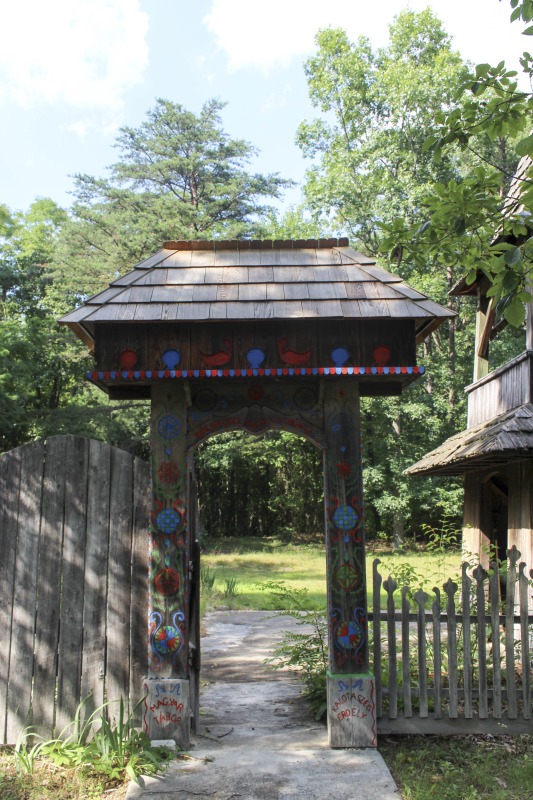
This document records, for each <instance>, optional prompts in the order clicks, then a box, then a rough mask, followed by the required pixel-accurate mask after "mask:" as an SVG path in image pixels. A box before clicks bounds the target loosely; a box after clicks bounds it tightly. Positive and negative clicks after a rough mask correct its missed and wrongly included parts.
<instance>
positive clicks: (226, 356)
mask: <svg viewBox="0 0 533 800" xmlns="http://www.w3.org/2000/svg"><path fill="white" fill-rule="evenodd" d="M223 341H224V350H220V351H219V352H218V353H202V351H201V350H200V358H201V359H202V361H203V362H204V364H205V365H206V367H222V366H224V364H227V363H228V361H229V360H230V358H231V356H232V354H233V343H232V341H231V339H224V340H223Z"/></svg>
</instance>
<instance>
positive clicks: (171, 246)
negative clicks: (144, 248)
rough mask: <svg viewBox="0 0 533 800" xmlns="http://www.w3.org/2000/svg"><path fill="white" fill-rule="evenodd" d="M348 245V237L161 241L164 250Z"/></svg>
mask: <svg viewBox="0 0 533 800" xmlns="http://www.w3.org/2000/svg"><path fill="white" fill-rule="evenodd" d="M329 247H349V239H347V238H346V237H343V238H340V239H211V240H207V239H206V240H198V239H196V240H194V239H191V240H178V241H172V240H170V241H167V242H163V249H164V250H292V249H294V248H295V249H313V250H316V249H322V248H329Z"/></svg>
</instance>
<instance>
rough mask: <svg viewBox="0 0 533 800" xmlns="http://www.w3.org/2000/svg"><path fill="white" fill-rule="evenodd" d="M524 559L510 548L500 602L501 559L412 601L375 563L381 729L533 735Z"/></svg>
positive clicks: (531, 631)
mask: <svg viewBox="0 0 533 800" xmlns="http://www.w3.org/2000/svg"><path fill="white" fill-rule="evenodd" d="M519 559H520V553H519V551H518V550H517V549H516V548H515V547H513V548H512V550H509V551H508V564H507V568H506V570H505V579H506V597H505V600H504V602H503V606H502V602H501V591H500V585H501V579H502V578H503V575H502V570H501V569H498V565H497V564H493V565H491V567H490V569H489V570H488V571H486V570H484V569H483V568H482V567H481V566H477V567H476V568H475V569H473V570H472V567H471V565H469V564H466V563H465V564H463V565H462V575H461V579H460V581H459V582H455V581H454V580H452V579H451V578H450V579H449V580H447V581H446V583H445V584H444V585H443V587H442V592H441V590H440V589H439V588H434V589H433V597H431V596H430V595H429V594H428V593H427V592H425V591H423V590H421V589H419V590H418V591H416V592H415V593H414V595H411V597H410V594H409V589H408V587H405V586H404V587H399V586H398V584H397V582H396V581H395V580H393V578H391V577H389V578H387V580H385V581H383V578H382V576H381V575H380V573H379V570H378V567H379V564H380V563H381V562H380V560H379V559H376V560H375V561H374V565H373V589H374V591H373V597H374V608H373V611H372V613H371V614H369V617H370V619H371V623H372V633H373V670H374V674H375V677H376V711H377V717H378V730H379V731H380V732H381V733H404V732H413V733H415V732H424V733H439V732H440V733H449V732H451V731H454V730H455V732H463V731H465V730H467V731H470V732H502V731H504V730H512V731H515V732H517V733H518V732H533V723H532V722H531V719H532V705H531V701H532V697H531V666H532V665H531V655H532V637H533V616H528V595H529V594H530V593H531V581H530V577H528V576H526V574H525V564H524V563H523V562H522V563H520V564H519ZM530 575H533V571H532V572H531V573H530ZM382 586H383V589H384V590H385V592H386V596H387V602H386V608H385V609H383V610H382V608H381V599H380V593H381V588H382Z"/></svg>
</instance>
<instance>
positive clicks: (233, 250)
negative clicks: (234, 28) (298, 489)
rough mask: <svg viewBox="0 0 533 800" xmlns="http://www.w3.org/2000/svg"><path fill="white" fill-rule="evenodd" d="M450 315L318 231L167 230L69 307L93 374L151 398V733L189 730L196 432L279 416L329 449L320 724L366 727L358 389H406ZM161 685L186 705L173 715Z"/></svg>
mask: <svg viewBox="0 0 533 800" xmlns="http://www.w3.org/2000/svg"><path fill="white" fill-rule="evenodd" d="M451 315H452V314H451V312H450V311H448V310H446V309H444V308H441V307H440V306H438V305H437V304H435V303H433V302H432V301H431V300H429V299H428V298H427V297H426V296H425V295H423V294H421V293H420V292H417V291H415V290H413V289H411V288H410V287H409V286H407V285H406V284H405V283H403V281H402V280H401V279H400V278H398V277H396V276H393V275H390V274H389V273H387V272H385V271H384V270H382V269H380V268H379V267H377V266H376V264H375V263H374V261H373V260H372V259H370V258H367V257H365V256H363V255H362V254H361V253H357V252H355V251H354V250H353V249H351V248H350V247H349V243H348V240H347V239H339V240H337V239H328V240H319V241H317V240H310V241H276V242H272V241H232V242H224V241H220V242H219V241H214V242H206V241H196V242H165V244H164V245H163V249H162V250H161V251H160V252H158V253H156V254H155V255H154V256H152V257H151V258H148V259H146V260H145V261H143V262H141V263H140V264H138V265H137V266H136V267H135V268H134V269H133V270H132V271H131V272H129V273H128V274H127V275H125V276H123V277H121V278H118V279H117V280H116V281H114V282H113V283H112V284H111V285H110V287H109V288H108V289H106V290H105V291H103V292H101V293H100V294H98V295H96V296H95V297H93V298H91V299H90V300H88V301H87V302H86V303H85V304H84V305H83V306H82V307H81V308H79V309H77V310H75V311H73V312H72V313H71V314H68V315H67V316H66V317H65V318H64V319H63V320H62V322H63V323H65V324H66V325H68V326H70V328H71V329H72V330H73V331H74V333H76V334H77V335H78V336H79V337H80V338H81V339H82V340H83V341H84V342H85V343H86V344H87V345H88V346H89V347H90V349H91V350H92V351H93V352H94V358H95V362H96V363H95V367H94V369H93V370H91V372H89V373H88V376H87V377H88V378H89V380H91V381H93V382H94V383H95V384H96V385H97V386H99V387H100V388H102V389H103V390H104V391H105V392H107V393H108V394H109V396H110V398H112V399H113V398H115V399H121V398H130V397H141V398H142V397H146V398H150V399H151V407H152V486H153V513H152V526H151V543H152V544H151V546H152V550H151V563H150V585H151V605H150V610H149V621H150V629H149V642H150V648H149V650H150V659H151V668H150V669H151V671H150V675H149V679H148V681H147V691H148V696H149V699H148V701H147V723H146V724H147V729H148V730H149V731H150V733H151V734H152V735H153V736H154V738H169V737H170V736H174V737H175V738H176V739H177V740H178V741H180V742H181V743H182V744H185V745H186V744H187V742H188V736H189V714H188V711H187V706H188V703H189V702H190V703H191V707H192V709H193V712H194V711H195V709H197V691H196V690H197V678H198V668H199V637H198V619H197V613H196V609H197V592H198V580H197V577H198V574H199V550H198V546H197V543H196V542H195V531H194V518H195V514H194V506H193V497H194V485H193V483H194V479H193V471H192V458H191V454H192V450H193V448H194V447H195V446H196V445H197V444H198V443H200V442H202V441H203V440H205V439H206V438H207V437H209V436H211V435H213V434H216V433H218V432H220V431H227V430H235V429H238V428H240V429H244V430H247V431H249V432H251V433H260V432H262V431H265V430H268V429H284V430H288V431H291V432H293V433H296V434H298V435H301V436H305V437H307V438H309V439H310V440H311V441H313V442H314V443H315V444H316V445H317V446H318V447H319V448H320V449H321V450H323V452H324V473H325V474H324V477H325V505H326V551H327V570H328V614H329V622H330V631H329V644H330V674H329V677H328V702H329V706H330V709H329V715H328V718H329V731H330V742H331V744H332V746H341V747H346V746H356V745H372V746H374V745H375V743H376V727H375V713H374V706H373V703H374V700H373V697H374V684H373V677H372V676H371V675H370V674H369V672H368V636H367V632H368V631H367V605H366V587H365V554H364V532H363V523H364V517H363V499H362V474H361V449H360V426H359V421H358V420H359V397H360V396H362V395H390V394H400V393H401V392H402V390H403V388H404V387H405V386H406V385H408V384H409V383H411V381H413V380H415V379H416V378H417V377H418V376H419V375H421V374H422V373H423V371H424V369H423V367H419V366H418V365H417V363H416V344H417V343H418V342H420V341H422V340H423V339H424V338H425V337H426V336H428V335H429V334H430V333H431V331H432V330H434V329H435V328H436V327H437V326H438V325H440V324H441V323H442V322H443V321H444V320H445V319H446V318H448V317H450V316H451ZM213 502H216V498H213ZM173 692H174V694H172V693H173ZM165 693H166V694H165ZM162 697H165V698H166V702H167V706H168V705H169V704H171V703H174V704H175V705H174V706H173V707H174V708H176V704H177V706H180V713H179V714H178V713H177V712H176V713H174V714H171V715H170V717H171V719H170V720H167V721H166V722H165V720H166V717H165V716H164V715H162V714H161V713H159V712H160V709H161V706H160V705H159V703H160V702H163V701H162V700H161V698H162ZM354 698H355V699H354ZM178 700H179V702H178ZM161 720H163V722H162V721H161ZM167 722H168V724H167ZM193 723H194V713H193Z"/></svg>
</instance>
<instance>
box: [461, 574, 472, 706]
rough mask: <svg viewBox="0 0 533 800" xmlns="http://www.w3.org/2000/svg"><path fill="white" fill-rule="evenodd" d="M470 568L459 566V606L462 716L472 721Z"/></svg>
mask: <svg viewBox="0 0 533 800" xmlns="http://www.w3.org/2000/svg"><path fill="white" fill-rule="evenodd" d="M469 568H470V566H469V564H467V563H466V562H463V564H462V565H461V571H462V577H461V605H462V609H463V659H464V663H463V686H464V690H465V698H464V716H465V719H472V630H471V626H470V614H471V603H470V598H471V593H472V581H471V580H470V578H469V577H468V570H469Z"/></svg>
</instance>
